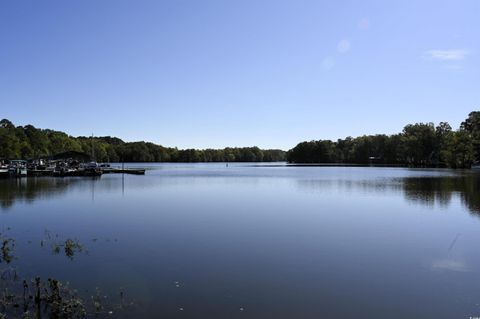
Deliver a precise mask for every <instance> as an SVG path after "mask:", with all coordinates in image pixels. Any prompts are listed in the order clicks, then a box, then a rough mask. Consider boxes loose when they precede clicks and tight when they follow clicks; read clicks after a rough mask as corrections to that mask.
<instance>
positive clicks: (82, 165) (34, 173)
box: [0, 157, 145, 178]
mask: <svg viewBox="0 0 480 319" xmlns="http://www.w3.org/2000/svg"><path fill="white" fill-rule="evenodd" d="M54 158H55V157H52V158H51V159H40V160H31V161H26V160H4V161H0V178H23V177H41V176H53V177H85V176H86V177H99V176H102V175H103V174H133V175H145V169H144V168H125V167H124V165H123V164H122V165H121V166H120V165H119V166H112V165H111V164H99V163H97V162H95V161H90V162H80V161H79V160H77V159H75V158H68V159H56V158H55V159H54Z"/></svg>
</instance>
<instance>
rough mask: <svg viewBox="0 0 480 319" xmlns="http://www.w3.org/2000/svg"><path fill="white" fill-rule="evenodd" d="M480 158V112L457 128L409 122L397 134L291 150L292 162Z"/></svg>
mask: <svg viewBox="0 0 480 319" xmlns="http://www.w3.org/2000/svg"><path fill="white" fill-rule="evenodd" d="M479 159H480V112H471V113H470V114H469V116H468V118H467V119H466V120H465V121H463V122H462V124H461V125H460V128H459V129H458V130H452V128H451V127H450V125H449V124H448V123H446V122H441V123H439V124H438V125H437V126H435V125H434V124H433V123H416V124H409V125H407V126H405V127H404V128H403V131H402V132H401V133H399V134H394V135H383V134H379V135H364V136H360V137H356V138H352V137H347V138H345V139H339V140H337V141H336V142H333V141H330V140H318V141H310V142H302V143H299V144H298V145H297V146H295V147H294V148H293V149H291V150H290V151H288V153H287V160H288V161H289V162H290V163H352V164H370V163H374V164H390V165H393V164H396V165H407V166H413V167H452V168H468V167H470V166H471V165H472V164H473V163H476V162H477V161H478V160H479Z"/></svg>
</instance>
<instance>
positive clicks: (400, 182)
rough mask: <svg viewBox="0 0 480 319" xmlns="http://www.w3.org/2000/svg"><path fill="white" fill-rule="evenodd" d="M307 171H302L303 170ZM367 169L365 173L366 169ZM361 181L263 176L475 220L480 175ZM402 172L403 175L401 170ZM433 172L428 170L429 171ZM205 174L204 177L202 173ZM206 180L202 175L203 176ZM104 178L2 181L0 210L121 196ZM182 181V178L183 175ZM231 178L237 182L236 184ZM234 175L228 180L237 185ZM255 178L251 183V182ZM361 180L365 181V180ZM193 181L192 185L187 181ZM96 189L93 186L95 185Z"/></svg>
mask: <svg viewBox="0 0 480 319" xmlns="http://www.w3.org/2000/svg"><path fill="white" fill-rule="evenodd" d="M304 170H306V169H304ZM367 170H368V169H367ZM366 172H367V175H366V176H363V177H362V178H349V177H346V178H345V177H344V178H335V177H332V176H327V177H325V176H319V175H318V174H317V175H315V176H313V178H312V179H309V178H304V177H303V176H296V175H291V174H283V173H281V174H278V175H276V174H277V173H279V172H275V173H273V174H271V175H270V174H266V175H265V176H264V177H268V178H279V179H287V180H290V181H293V182H294V183H295V184H296V185H297V187H298V188H299V189H300V190H301V191H302V192H328V191H335V192H344V193H351V192H357V193H358V192H363V193H369V194H372V193H373V194H374V195H383V194H386V195H391V194H396V193H398V194H402V195H403V196H404V198H405V199H406V200H407V201H408V202H412V203H419V204H422V205H424V206H430V207H431V206H434V205H438V206H440V207H447V206H448V205H450V204H451V203H452V200H453V199H455V198H457V197H458V198H460V200H461V203H462V205H463V206H465V207H466V208H467V209H468V210H469V211H470V212H471V213H473V214H478V215H480V196H479V195H478V192H479V191H480V175H478V174H475V173H471V172H458V173H454V174H452V171H445V172H444V174H425V175H419V176H416V175H414V176H411V175H409V174H405V175H407V176H402V177H398V176H379V175H378V174H377V175H375V174H374V175H373V176H372V177H371V178H370V177H369V176H368V171H366ZM405 172H408V171H407V170H405ZM432 172H433V171H432ZM207 175H208V174H207ZM207 175H206V176H207ZM112 177H113V176H109V177H107V178H105V177H103V178H102V179H92V180H90V179H83V178H48V177H40V178H28V179H4V180H0V208H2V209H3V210H7V209H8V208H10V207H12V206H13V205H14V204H15V203H17V202H26V203H31V202H33V201H34V200H36V199H46V198H52V197H55V196H62V195H65V194H66V193H67V191H68V190H85V189H87V188H88V190H89V192H91V198H92V201H94V199H95V190H96V188H98V189H99V190H101V191H107V192H119V194H122V196H124V195H125V176H115V177H113V178H112ZM182 177H185V176H182ZM235 177H237V178H236V179H235ZM238 177H239V176H238V175H233V176H230V178H232V179H235V182H237V183H238V182H239V180H238ZM240 177H252V178H251V179H244V178H242V179H240V181H247V180H248V181H252V180H257V179H258V175H257V174H254V175H252V176H241V175H240ZM253 177H254V178H253ZM365 177H366V178H365ZM165 178H170V179H174V180H169V182H168V184H169V185H174V184H175V183H179V182H182V181H178V180H177V179H178V178H180V177H179V176H163V175H162V176H160V175H159V174H157V175H156V176H155V174H154V175H153V176H146V177H142V179H141V180H130V181H129V185H128V186H129V187H131V188H145V187H148V186H154V185H159V184H162V183H164V180H163V179H165ZM210 178H222V179H225V180H226V181H227V182H228V181H229V179H228V178H229V177H228V176H210ZM192 182H194V181H192ZM99 183H100V184H101V185H97V186H96V184H99Z"/></svg>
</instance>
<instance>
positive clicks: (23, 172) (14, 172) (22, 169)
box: [8, 160, 27, 177]
mask: <svg viewBox="0 0 480 319" xmlns="http://www.w3.org/2000/svg"><path fill="white" fill-rule="evenodd" d="M8 174H9V175H10V177H25V176H27V161H23V160H11V161H10V165H9V166H8Z"/></svg>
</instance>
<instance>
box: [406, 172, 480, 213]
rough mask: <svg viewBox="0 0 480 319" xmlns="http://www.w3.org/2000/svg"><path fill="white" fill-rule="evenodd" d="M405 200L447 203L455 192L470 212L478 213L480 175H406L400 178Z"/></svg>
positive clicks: (479, 208)
mask: <svg viewBox="0 0 480 319" xmlns="http://www.w3.org/2000/svg"><path fill="white" fill-rule="evenodd" d="M401 180H402V183H403V188H404V194H405V197H406V199H407V200H410V201H415V202H421V203H423V204H427V205H431V204H434V203H438V204H440V205H448V204H449V203H450V201H451V199H452V197H453V196H454V195H455V194H457V195H458V196H459V197H460V199H461V201H462V203H463V204H464V205H465V207H467V208H468V209H469V210H470V212H472V213H474V214H478V215H480V194H479V191H480V176H479V175H476V174H466V175H459V176H439V177H407V178H402V179H401Z"/></svg>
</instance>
